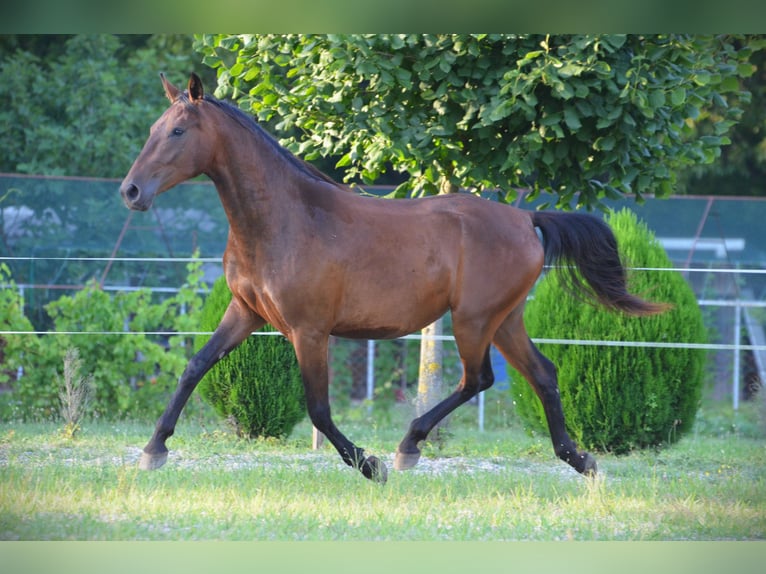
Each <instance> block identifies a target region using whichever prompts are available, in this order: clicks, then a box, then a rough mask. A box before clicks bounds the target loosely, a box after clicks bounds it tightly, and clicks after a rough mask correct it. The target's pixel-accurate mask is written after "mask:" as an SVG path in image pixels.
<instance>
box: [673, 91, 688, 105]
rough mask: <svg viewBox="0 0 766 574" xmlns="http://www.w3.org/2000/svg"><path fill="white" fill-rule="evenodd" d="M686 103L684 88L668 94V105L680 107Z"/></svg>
mask: <svg viewBox="0 0 766 574" xmlns="http://www.w3.org/2000/svg"><path fill="white" fill-rule="evenodd" d="M685 101H686V88H683V87H678V88H676V89H675V90H673V91H672V92H670V103H671V104H673V105H674V106H675V107H678V106H680V105H681V104H683V103H684V102H685Z"/></svg>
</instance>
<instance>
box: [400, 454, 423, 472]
mask: <svg viewBox="0 0 766 574" xmlns="http://www.w3.org/2000/svg"><path fill="white" fill-rule="evenodd" d="M419 460H420V451H418V452H401V451H399V450H397V451H396V457H394V468H395V469H396V470H407V469H408V468H412V467H413V466H415V465H416V464H417V463H418V461H419Z"/></svg>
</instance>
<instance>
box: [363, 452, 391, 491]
mask: <svg viewBox="0 0 766 574" xmlns="http://www.w3.org/2000/svg"><path fill="white" fill-rule="evenodd" d="M364 467H365V468H364V470H363V471H362V473H363V474H364V476H366V477H367V478H369V479H370V480H371V481H373V482H379V483H380V484H385V483H386V481H387V480H388V469H387V468H386V465H385V464H383V462H382V461H381V460H380V459H379V458H378V457H376V456H368V457H367V460H366V461H365V463H364Z"/></svg>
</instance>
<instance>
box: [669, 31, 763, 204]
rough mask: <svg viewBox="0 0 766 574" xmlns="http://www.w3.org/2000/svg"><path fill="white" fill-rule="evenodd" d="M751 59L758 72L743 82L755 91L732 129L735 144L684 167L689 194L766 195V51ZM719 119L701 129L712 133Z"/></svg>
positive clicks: (731, 136) (699, 126)
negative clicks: (714, 156) (703, 161)
mask: <svg viewBox="0 0 766 574" xmlns="http://www.w3.org/2000/svg"><path fill="white" fill-rule="evenodd" d="M764 41H766V40H764ZM751 61H752V63H753V64H754V65H755V67H756V71H755V73H754V74H753V75H752V76H750V77H748V78H745V79H744V80H743V81H742V85H743V86H744V87H745V89H747V90H748V91H749V92H750V93H751V94H752V100H751V102H750V104H749V105H748V106H747V107H746V108H745V110H744V113H743V114H742V119H741V120H740V122H739V123H737V125H736V126H734V128H733V129H732V130H731V134H730V138H731V142H732V143H731V145H728V146H726V147H724V148H723V149H722V150H721V157H719V158H718V159H717V160H716V161H714V162H713V163H711V164H704V165H699V166H692V167H690V168H689V169H688V170H685V172H684V173H683V174H682V176H681V178H680V179H681V183H682V184H683V188H684V191H685V192H686V193H690V194H697V195H747V196H759V195H766V52H764V51H759V52H756V53H754V54H753V57H752V58H751ZM717 120H718V118H717V117H716V116H715V115H712V116H711V117H710V118H709V119H708V121H706V122H702V123H701V125H698V129H700V130H701V132H702V133H709V132H710V131H712V129H713V125H714V124H715V122H716V121H717Z"/></svg>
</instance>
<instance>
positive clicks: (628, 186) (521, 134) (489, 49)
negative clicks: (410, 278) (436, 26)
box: [195, 34, 759, 208]
mask: <svg viewBox="0 0 766 574" xmlns="http://www.w3.org/2000/svg"><path fill="white" fill-rule="evenodd" d="M758 43H759V41H758V40H757V39H756V38H753V37H748V36H740V37H736V38H735V37H731V36H701V35H657V36H646V35H566V36H551V35H505V34H477V35H467V34H453V35H414V34H410V35H390V34H383V35H321V36H318V35H239V36H230V35H201V36H198V37H197V38H196V43H195V47H196V48H197V49H198V50H199V51H200V52H201V53H202V54H203V57H204V60H203V61H204V62H205V63H206V64H208V65H210V66H211V67H213V68H215V69H216V70H217V71H218V90H217V92H216V93H217V95H218V96H219V97H222V96H230V97H232V98H233V99H235V100H236V101H238V102H239V105H240V106H242V107H243V108H247V109H250V110H251V111H252V112H254V113H255V114H256V115H257V117H258V118H259V119H260V120H262V121H266V122H269V123H270V126H271V127H272V128H273V129H274V130H275V131H277V132H279V133H280V134H282V135H283V136H284V137H283V138H282V143H283V144H285V145H286V146H287V147H288V148H289V149H291V150H292V151H293V152H295V153H297V154H298V155H301V156H302V157H304V159H307V160H316V159H318V158H319V157H322V156H324V157H326V156H336V157H338V158H339V159H338V161H337V166H338V167H340V168H344V169H345V170H346V175H345V177H346V179H347V180H348V181H361V182H362V183H374V182H375V181H376V180H377V179H378V178H379V177H380V176H381V175H383V174H384V173H386V172H387V171H389V170H394V171H397V172H403V173H406V175H407V176H408V177H407V178H406V179H405V181H404V182H403V183H402V184H401V185H399V186H398V187H397V189H396V191H395V193H394V194H393V195H395V196H398V197H401V196H407V195H415V196H417V195H425V194H434V193H440V192H451V191H456V190H457V189H458V188H459V187H462V188H466V189H469V190H470V191H473V192H476V193H481V192H485V191H495V190H497V189H498V188H499V189H500V190H501V193H500V194H499V195H500V199H501V200H504V201H511V200H512V199H514V198H515V196H516V193H515V189H516V188H519V187H524V188H531V189H532V193H531V195H530V198H534V197H535V196H536V195H537V194H539V193H540V192H541V191H548V192H552V193H553V197H554V198H555V203H556V205H557V206H559V207H565V208H568V207H569V206H570V205H571V204H572V203H573V202H574V201H577V203H578V204H579V205H582V206H585V207H587V208H593V207H598V206H599V202H600V200H601V199H602V198H604V197H610V198H615V197H620V196H621V195H622V194H627V193H630V194H635V197H636V198H637V199H638V200H640V199H641V197H642V196H643V195H644V194H648V193H654V194H656V195H658V196H668V195H670V194H671V193H672V191H673V188H674V185H675V183H676V177H677V176H676V172H677V170H678V169H680V168H682V167H684V166H687V165H692V164H698V163H709V162H712V161H713V160H714V159H715V158H716V157H717V156H718V155H719V153H720V148H721V146H722V145H725V144H727V143H728V139H727V136H726V134H727V133H728V131H729V130H730V128H731V127H732V125H734V123H735V122H736V121H737V119H738V118H739V117H740V115H741V111H742V110H741V107H740V105H742V104H744V103H746V102H747V101H748V93H747V92H745V91H744V90H742V89H741V87H740V81H739V79H740V78H741V77H745V76H748V75H750V74H752V73H753V71H754V67H753V65H752V64H750V63H749V58H750V56H751V55H752V53H753V51H754V50H755V49H757V48H758V47H759V46H758ZM711 110H712V111H714V112H715V113H716V114H717V116H718V121H716V122H715V124H714V125H713V129H712V132H711V133H709V134H705V135H704V136H702V135H701V134H699V133H698V132H697V131H695V130H694V122H695V121H696V120H697V119H699V118H700V117H703V116H704V115H705V114H708V113H710V111H711Z"/></svg>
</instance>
